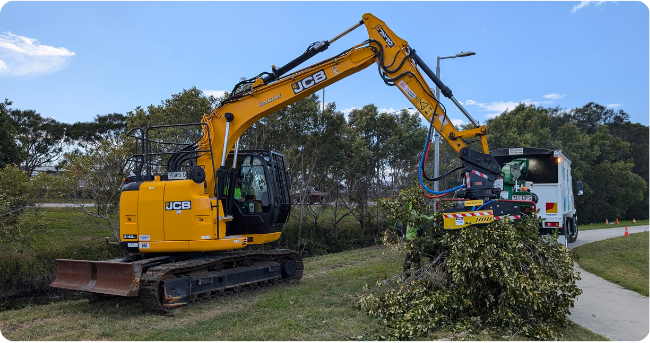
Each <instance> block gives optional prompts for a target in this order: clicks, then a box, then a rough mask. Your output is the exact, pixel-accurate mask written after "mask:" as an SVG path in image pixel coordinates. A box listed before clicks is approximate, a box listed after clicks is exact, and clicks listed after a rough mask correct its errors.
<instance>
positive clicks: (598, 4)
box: [571, 1, 605, 13]
mask: <svg viewBox="0 0 650 343" xmlns="http://www.w3.org/2000/svg"><path fill="white" fill-rule="evenodd" d="M592 2H595V3H596V6H600V5H602V4H604V3H605V1H581V2H580V3H579V4H577V5H575V6H573V8H572V9H571V13H576V12H577V11H578V10H579V9H581V8H583V7H587V6H589V4H591V3H592Z"/></svg>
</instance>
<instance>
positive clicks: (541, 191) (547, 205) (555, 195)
mask: <svg viewBox="0 0 650 343" xmlns="http://www.w3.org/2000/svg"><path fill="white" fill-rule="evenodd" d="M533 193H535V194H537V196H538V197H539V202H538V203H537V208H538V209H539V215H540V216H541V217H542V218H546V219H547V220H553V221H558V222H561V218H562V206H563V204H562V198H561V197H560V185H559V184H539V183H538V184H535V185H534V186H533Z"/></svg>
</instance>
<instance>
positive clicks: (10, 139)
mask: <svg viewBox="0 0 650 343" xmlns="http://www.w3.org/2000/svg"><path fill="white" fill-rule="evenodd" d="M9 106H11V101H9V99H5V101H4V102H0V168H4V167H5V166H6V165H8V164H18V163H20V161H21V151H20V147H19V146H18V144H16V130H15V129H14V126H13V125H12V122H11V118H10V117H9Z"/></svg>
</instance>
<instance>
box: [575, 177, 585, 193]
mask: <svg viewBox="0 0 650 343" xmlns="http://www.w3.org/2000/svg"><path fill="white" fill-rule="evenodd" d="M576 188H577V189H578V195H582V194H584V190H583V188H582V180H578V181H576Z"/></svg>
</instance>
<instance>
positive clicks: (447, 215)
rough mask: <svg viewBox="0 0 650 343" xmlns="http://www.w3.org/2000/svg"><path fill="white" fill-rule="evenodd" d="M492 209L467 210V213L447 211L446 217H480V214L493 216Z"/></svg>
mask: <svg viewBox="0 0 650 343" xmlns="http://www.w3.org/2000/svg"><path fill="white" fill-rule="evenodd" d="M491 215H492V211H485V212H466V213H447V214H445V215H444V217H445V218H462V217H480V216H491Z"/></svg>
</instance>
